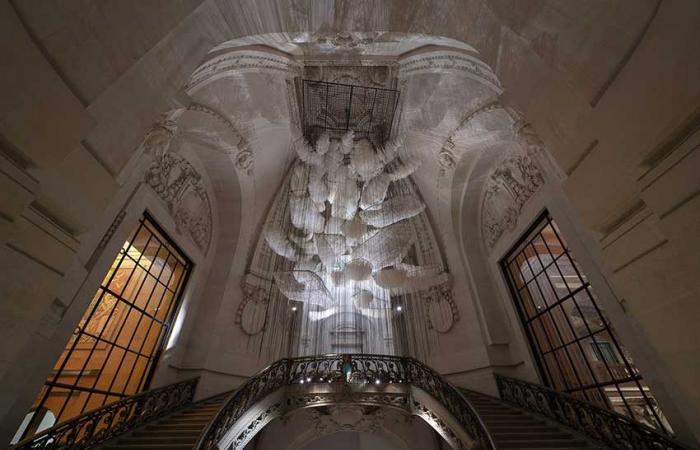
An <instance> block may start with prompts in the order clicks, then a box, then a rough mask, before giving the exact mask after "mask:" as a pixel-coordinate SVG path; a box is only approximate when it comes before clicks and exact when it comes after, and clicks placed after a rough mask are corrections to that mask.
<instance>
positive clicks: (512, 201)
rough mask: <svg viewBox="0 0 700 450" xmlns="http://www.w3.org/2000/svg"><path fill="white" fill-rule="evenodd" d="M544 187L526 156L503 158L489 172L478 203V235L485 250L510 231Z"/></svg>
mask: <svg viewBox="0 0 700 450" xmlns="http://www.w3.org/2000/svg"><path fill="white" fill-rule="evenodd" d="M543 184H544V177H543V176H542V173H541V172H540V170H539V169H538V167H537V166H536V165H535V163H534V162H533V160H532V158H531V157H530V156H528V155H515V156H510V157H507V158H506V159H504V160H503V161H502V162H501V164H499V165H498V167H497V168H496V169H495V170H494V171H493V172H492V173H491V175H490V176H489V178H488V180H487V181H486V185H485V187H484V195H483V200H482V204H481V233H482V236H483V239H484V241H485V243H486V244H487V246H488V247H489V248H491V247H493V246H494V245H495V244H496V242H497V241H498V239H499V238H500V237H501V235H502V234H503V233H504V232H506V231H512V230H513V229H514V228H515V225H516V224H517V222H518V216H519V215H520V211H521V210H522V208H523V205H525V203H526V202H527V201H528V200H529V199H530V197H532V195H533V194H534V193H535V192H536V191H537V190H538V189H539V187H540V186H542V185H543Z"/></svg>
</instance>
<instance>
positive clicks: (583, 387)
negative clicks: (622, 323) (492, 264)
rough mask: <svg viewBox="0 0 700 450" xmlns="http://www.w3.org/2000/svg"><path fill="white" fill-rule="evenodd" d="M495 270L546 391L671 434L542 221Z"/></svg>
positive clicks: (551, 226)
mask: <svg viewBox="0 0 700 450" xmlns="http://www.w3.org/2000/svg"><path fill="white" fill-rule="evenodd" d="M501 266H502V269H503V271H504V273H505V276H506V278H507V280H508V285H509V287H510V290H511V293H512V295H513V299H514V301H515V305H516V308H517V310H518V314H519V316H520V319H521V320H522V323H523V327H524V329H525V332H526V334H527V337H528V341H529V343H530V346H531V348H532V352H533V354H534V356H535V358H536V361H537V365H538V368H539V370H540V373H541V376H542V379H543V380H544V382H545V383H546V384H547V385H548V386H550V387H552V388H554V389H556V390H559V391H562V392H566V393H569V394H571V395H573V396H575V397H578V398H580V399H581V400H585V401H588V402H591V403H594V404H596V405H598V406H601V407H603V408H607V409H611V410H613V411H616V412H618V413H620V414H623V415H626V416H629V417H631V418H634V419H635V420H637V421H638V422H641V423H643V424H645V425H648V426H650V427H652V428H656V429H658V430H663V431H666V432H668V433H670V432H671V429H670V426H669V424H668V422H667V420H666V419H665V417H664V416H663V414H662V413H661V411H660V409H659V407H658V405H657V402H656V400H655V399H654V397H653V395H652V394H651V392H650V390H649V387H648V386H647V385H646V384H645V383H644V380H643V378H642V375H641V374H640V373H639V370H638V369H637V367H636V366H635V364H634V361H633V360H632V358H631V357H630V355H629V353H627V352H626V351H625V348H624V347H623V346H622V344H621V343H620V341H619V339H618V338H617V336H616V335H615V331H614V328H613V327H612V325H611V324H610V322H609V321H608V320H607V318H606V316H605V312H604V311H602V310H601V308H600V306H599V305H598V302H597V301H596V297H595V293H594V289H593V287H592V286H591V283H590V282H589V281H588V279H587V278H586V275H585V274H584V273H583V271H582V270H581V268H580V267H579V265H578V264H577V263H576V260H575V259H574V256H573V255H572V253H571V251H570V250H569V249H568V247H567V245H566V242H565V241H564V239H563V238H562V236H561V233H560V231H559V228H558V227H557V225H556V223H555V222H554V221H553V220H552V218H551V217H550V215H549V214H548V213H545V214H543V215H542V216H541V217H540V219H539V220H538V221H537V222H536V223H535V225H533V227H532V228H531V229H530V231H528V232H527V233H526V234H525V235H524V236H523V237H522V239H521V240H520V241H519V242H518V243H517V244H516V245H515V246H514V247H513V248H512V249H511V250H510V251H509V252H508V254H507V255H506V256H505V258H503V260H502V261H501Z"/></svg>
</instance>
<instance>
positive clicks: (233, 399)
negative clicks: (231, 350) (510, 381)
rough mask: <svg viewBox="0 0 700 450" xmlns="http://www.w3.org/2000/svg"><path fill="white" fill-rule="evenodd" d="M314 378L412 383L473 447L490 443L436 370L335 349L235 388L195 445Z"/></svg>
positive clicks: (203, 448) (291, 361) (207, 444)
mask: <svg viewBox="0 0 700 450" xmlns="http://www.w3.org/2000/svg"><path fill="white" fill-rule="evenodd" d="M317 383H346V384H366V383H371V384H374V383H379V384H384V383H386V384H404V385H413V386H414V387H417V388H419V389H422V390H423V391H425V392H426V393H428V394H430V395H431V396H432V397H433V398H435V399H436V400H437V401H438V402H440V403H441V404H442V406H443V407H445V408H446V409H447V410H448V411H449V412H450V413H451V414H452V415H453V416H454V418H455V419H456V420H457V421H458V422H459V423H460V425H461V426H462V427H463V428H464V430H465V431H466V433H467V434H468V435H469V436H470V437H471V438H472V439H473V441H474V443H473V446H472V448H474V449H479V450H482V449H484V450H485V449H495V445H494V443H493V439H492V438H491V436H490V435H489V433H488V431H487V430H486V428H485V426H484V424H483V422H482V421H481V419H480V418H479V416H478V415H477V413H476V411H475V410H474V408H473V407H472V406H471V404H470V403H469V401H468V400H467V399H466V398H465V397H464V396H463V395H462V394H461V392H460V391H459V390H458V389H456V388H455V387H454V386H452V385H451V384H450V383H449V382H448V381H447V380H445V379H444V378H443V377H442V376H441V375H440V374H438V373H437V372H435V371H434V370H432V369H431V368H429V367H428V366H426V365H425V364H423V363H421V362H419V361H417V360H415V359H413V358H405V357H397V356H384V355H361V354H337V355H323V356H309V357H300V358H288V359H281V360H279V361H277V362H275V363H274V364H272V365H271V366H269V367H268V368H266V369H264V370H262V371H261V372H259V373H258V374H257V375H255V376H253V377H251V378H250V379H249V380H248V381H247V382H246V383H245V384H243V385H242V386H241V387H240V388H239V389H238V390H236V391H235V392H234V393H233V394H232V395H231V396H230V397H229V398H228V400H227V401H226V403H225V404H224V406H222V408H221V409H220V410H219V412H218V413H217V415H216V416H215V418H214V420H212V421H211V422H210V423H209V425H208V427H207V428H206V429H205V430H204V432H203V433H202V435H201V437H200V439H199V441H198V442H197V445H196V446H195V448H196V449H197V450H212V449H217V448H218V443H219V442H220V441H221V439H222V438H223V437H224V436H225V434H226V433H227V432H228V430H229V429H231V428H232V427H233V426H234V424H235V423H236V421H237V420H238V419H239V418H241V417H242V416H243V414H244V413H245V412H246V411H248V410H250V409H251V408H252V407H253V406H254V405H255V403H257V402H259V401H261V400H262V399H263V398H265V397H266V396H267V395H269V394H272V393H273V392H275V391H276V390H278V389H280V388H282V387H284V386H291V385H299V384H317Z"/></svg>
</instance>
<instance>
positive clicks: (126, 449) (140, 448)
mask: <svg viewBox="0 0 700 450" xmlns="http://www.w3.org/2000/svg"><path fill="white" fill-rule="evenodd" d="M157 449H163V450H192V444H153V445H150V444H149V445H140V444H136V445H125V444H111V445H105V446H104V447H103V450H157Z"/></svg>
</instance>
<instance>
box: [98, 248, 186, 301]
mask: <svg viewBox="0 0 700 450" xmlns="http://www.w3.org/2000/svg"><path fill="white" fill-rule="evenodd" d="M166 249H167V248H166ZM127 258H129V259H130V260H131V261H134V264H137V263H136V260H134V258H132V257H131V256H128V255H127ZM178 262H179V261H178ZM137 265H138V267H140V268H141V269H143V270H144V271H145V272H147V273H149V274H151V272H150V268H149V269H147V268H146V267H144V266H143V265H141V264H137ZM156 282H157V283H158V284H160V285H161V286H163V287H165V288H166V289H170V288H169V287H168V286H167V285H166V284H165V283H163V282H162V281H159V280H156ZM110 292H112V291H110ZM171 292H172V289H171Z"/></svg>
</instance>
